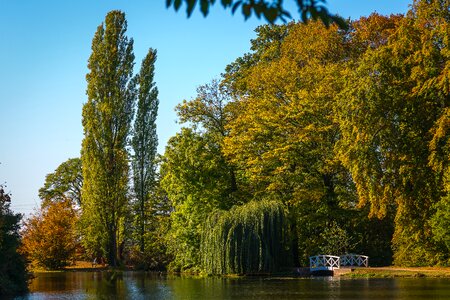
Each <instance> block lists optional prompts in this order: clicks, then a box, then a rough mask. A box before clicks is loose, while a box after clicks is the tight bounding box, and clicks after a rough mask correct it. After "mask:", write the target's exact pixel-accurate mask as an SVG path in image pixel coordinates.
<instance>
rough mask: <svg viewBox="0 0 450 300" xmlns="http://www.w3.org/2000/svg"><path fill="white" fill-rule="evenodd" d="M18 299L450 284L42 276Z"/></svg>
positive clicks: (328, 294) (275, 294) (403, 292)
mask: <svg viewBox="0 0 450 300" xmlns="http://www.w3.org/2000/svg"><path fill="white" fill-rule="evenodd" d="M15 299H18V300H19V299H24V300H25V299H277V300H281V299H386V300H388V299H405V300H406V299H408V300H410V299H413V300H415V299H450V279H435V278H433V279H431V278H413V279H409V278H393V279H339V278H330V277H322V278H306V279H277V278H250V279H249V278H237V279H230V278H185V277H171V276H157V275H149V274H144V273H138V272H124V273H123V274H122V275H121V276H118V277H116V278H111V276H110V275H108V274H107V273H105V272H103V273H102V272H67V273H41V274H37V277H36V278H35V279H34V280H33V281H32V282H31V286H30V293H29V294H28V295H26V296H24V297H18V298H15Z"/></svg>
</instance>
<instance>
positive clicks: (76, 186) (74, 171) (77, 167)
mask: <svg viewBox="0 0 450 300" xmlns="http://www.w3.org/2000/svg"><path fill="white" fill-rule="evenodd" d="M82 187H83V174H82V171H81V159H79V158H71V159H68V160H67V161H65V162H63V163H62V164H60V165H59V166H58V168H56V170H55V171H54V172H53V173H50V174H47V176H46V177H45V183H44V186H43V187H42V188H40V189H39V197H40V198H41V199H42V205H43V206H46V205H48V204H49V203H50V202H57V201H65V200H67V199H70V200H71V201H72V203H73V204H74V205H78V206H81V189H82Z"/></svg>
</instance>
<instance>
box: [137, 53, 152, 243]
mask: <svg viewBox="0 0 450 300" xmlns="http://www.w3.org/2000/svg"><path fill="white" fill-rule="evenodd" d="M155 61H156V50H154V49H150V50H149V51H148V54H147V56H146V57H145V59H144V60H143V61H142V66H141V71H140V73H139V76H138V84H139V90H138V103H137V115H136V120H135V121H134V130H133V139H132V141H131V145H132V146H133V150H134V156H133V158H132V166H133V183H134V185H133V186H134V192H135V196H136V203H135V205H134V210H135V216H136V217H135V219H136V220H135V221H136V225H137V228H138V232H139V233H138V237H139V238H138V239H139V248H140V251H141V252H144V250H145V241H144V235H145V232H146V224H147V222H148V220H147V219H148V218H147V216H146V215H145V212H146V206H147V205H148V202H149V197H150V196H151V190H152V189H154V188H155V176H156V161H155V159H156V151H157V147H158V136H157V134H156V116H157V115H158V103H159V101H158V89H157V87H156V86H155V82H154V80H153V77H154V73H155Z"/></svg>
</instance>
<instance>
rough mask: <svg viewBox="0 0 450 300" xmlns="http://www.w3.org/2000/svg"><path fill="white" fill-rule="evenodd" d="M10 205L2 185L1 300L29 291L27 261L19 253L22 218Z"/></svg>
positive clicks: (0, 190)
mask: <svg viewBox="0 0 450 300" xmlns="http://www.w3.org/2000/svg"><path fill="white" fill-rule="evenodd" d="M10 203H11V196H10V195H9V194H8V193H7V192H5V190H4V187H3V185H0V298H1V296H2V295H11V294H17V293H20V292H25V291H26V290H27V272H26V268H25V259H24V258H23V257H22V256H21V255H20V254H19V253H18V252H17V248H18V247H19V244H20V236H19V227H20V225H19V222H20V219H21V218H22V216H21V215H20V214H14V213H13V212H12V211H11V210H10V208H9V205H10Z"/></svg>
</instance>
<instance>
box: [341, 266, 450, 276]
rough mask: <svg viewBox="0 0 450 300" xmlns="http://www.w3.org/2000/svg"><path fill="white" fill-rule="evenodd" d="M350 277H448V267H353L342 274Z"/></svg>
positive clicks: (449, 274) (449, 273) (449, 271)
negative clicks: (350, 270)
mask: <svg viewBox="0 0 450 300" xmlns="http://www.w3.org/2000/svg"><path fill="white" fill-rule="evenodd" d="M341 276H342V277H350V278H364V277H373V278H393V277H405V278H416V277H446V278H450V268H449V267H382V268H361V269H354V270H353V271H352V272H350V273H346V274H342V275H341Z"/></svg>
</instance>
